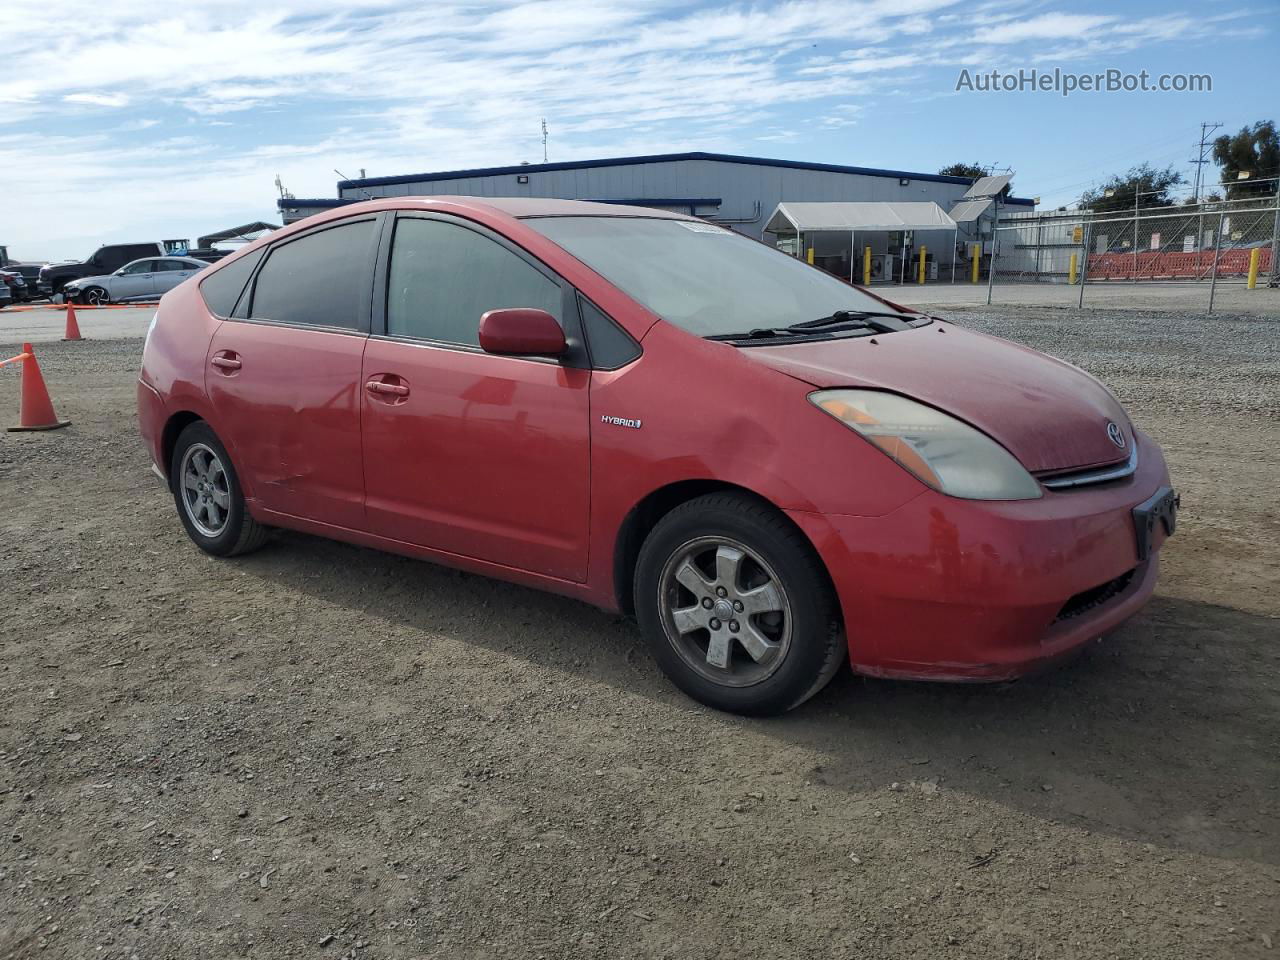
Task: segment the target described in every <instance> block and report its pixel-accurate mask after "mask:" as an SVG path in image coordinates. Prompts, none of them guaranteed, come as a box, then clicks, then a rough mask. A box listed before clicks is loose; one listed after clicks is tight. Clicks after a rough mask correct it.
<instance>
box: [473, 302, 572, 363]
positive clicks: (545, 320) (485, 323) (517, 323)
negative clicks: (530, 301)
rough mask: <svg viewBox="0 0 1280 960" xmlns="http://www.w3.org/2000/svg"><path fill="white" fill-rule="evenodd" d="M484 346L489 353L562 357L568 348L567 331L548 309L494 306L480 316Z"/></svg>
mask: <svg viewBox="0 0 1280 960" xmlns="http://www.w3.org/2000/svg"><path fill="white" fill-rule="evenodd" d="M480 349H482V350H483V351H484V352H485V353H498V354H535V355H537V356H544V357H558V356H560V355H561V354H562V353H564V350H565V342H564V331H563V330H561V329H560V324H559V323H557V322H556V318H555V317H553V316H552V315H551V314H549V313H547V311H545V310H535V309H533V308H532V307H513V308H511V309H508V310H490V311H489V312H488V313H486V314H484V316H482V317H481V318H480Z"/></svg>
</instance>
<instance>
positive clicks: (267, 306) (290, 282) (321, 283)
mask: <svg viewBox="0 0 1280 960" xmlns="http://www.w3.org/2000/svg"><path fill="white" fill-rule="evenodd" d="M374 225H375V221H374V220H360V221H357V222H355V223H344V224H342V225H340V226H337V227H330V228H329V229H327V230H321V231H319V232H318V233H311V234H307V235H306V236H305V237H301V238H299V239H297V240H290V241H289V242H287V243H282V244H280V245H279V246H276V247H274V248H272V250H271V253H270V255H269V256H268V257H267V262H266V263H265V264H263V266H262V269H261V270H260V271H259V272H258V279H257V280H256V281H254V285H253V304H252V306H251V308H250V316H252V317H253V318H255V319H258V320H274V321H276V322H277V323H297V324H305V325H307V326H320V327H336V328H340V329H343V330H358V329H360V328H361V327H362V326H363V324H361V322H360V304H361V303H362V302H364V297H363V296H362V294H363V293H364V292H365V291H364V290H363V289H362V284H363V283H364V280H365V278H366V277H367V272H366V268H367V262H368V259H369V256H370V253H371V247H370V244H371V243H372V241H373V231H374Z"/></svg>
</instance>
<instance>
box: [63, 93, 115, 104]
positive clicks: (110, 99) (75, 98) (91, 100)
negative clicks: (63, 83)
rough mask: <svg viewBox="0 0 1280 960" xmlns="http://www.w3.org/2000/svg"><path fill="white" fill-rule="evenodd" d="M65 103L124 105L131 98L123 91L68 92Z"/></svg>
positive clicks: (64, 99)
mask: <svg viewBox="0 0 1280 960" xmlns="http://www.w3.org/2000/svg"><path fill="white" fill-rule="evenodd" d="M62 102H63V103H84V104H89V105H90V106H95V107H123V106H124V105H125V104H127V103H128V102H129V98H128V97H127V96H126V95H125V94H123V93H68V94H67V95H66V96H64V97H63V98H62Z"/></svg>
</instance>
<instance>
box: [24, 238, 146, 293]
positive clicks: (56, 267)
mask: <svg viewBox="0 0 1280 960" xmlns="http://www.w3.org/2000/svg"><path fill="white" fill-rule="evenodd" d="M155 256H164V245H163V244H160V243H113V244H108V245H107V246H104V247H99V248H98V249H97V250H96V251H95V252H94V254H93V256H91V257H90V258H89V259H88V260H84V261H78V260H68V261H64V262H62V263H51V264H49V265H48V266H46V267H44V268H43V269H41V271H40V278H39V293H40V295H41V296H42V297H50V298H53V297H58V296H61V295H62V288H63V287H64V286H66V285H67V284H68V283H69V282H70V281H72V280H80V279H82V278H84V277H94V276H102V275H104V274H109V273H113V272H114V271H116V270H119V269H120V268H121V267H123V266H124V265H125V264H126V263H130V262H132V261H134V260H137V259H138V258H140V257H155Z"/></svg>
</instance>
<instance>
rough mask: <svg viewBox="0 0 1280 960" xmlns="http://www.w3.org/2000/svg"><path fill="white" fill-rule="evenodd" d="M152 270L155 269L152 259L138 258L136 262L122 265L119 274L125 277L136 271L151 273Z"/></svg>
mask: <svg viewBox="0 0 1280 960" xmlns="http://www.w3.org/2000/svg"><path fill="white" fill-rule="evenodd" d="M154 270H155V261H154V260H138V261H137V262H136V263H131V264H129V265H128V266H127V267H124V268H123V269H121V271H120V275H121V276H125V277H131V276H133V275H134V274H137V273H152V272H154Z"/></svg>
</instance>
